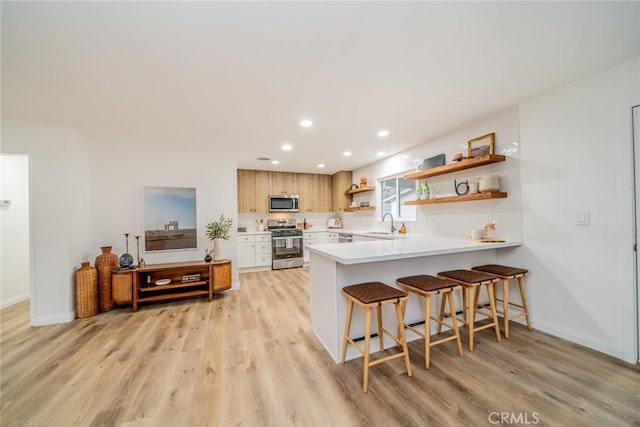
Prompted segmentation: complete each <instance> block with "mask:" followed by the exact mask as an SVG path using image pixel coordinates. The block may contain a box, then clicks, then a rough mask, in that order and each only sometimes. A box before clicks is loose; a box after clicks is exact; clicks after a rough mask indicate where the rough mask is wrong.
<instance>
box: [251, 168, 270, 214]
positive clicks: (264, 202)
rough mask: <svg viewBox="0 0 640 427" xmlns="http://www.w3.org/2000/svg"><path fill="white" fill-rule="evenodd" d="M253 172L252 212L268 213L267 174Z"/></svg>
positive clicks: (264, 172) (265, 172)
mask: <svg viewBox="0 0 640 427" xmlns="http://www.w3.org/2000/svg"><path fill="white" fill-rule="evenodd" d="M254 172H255V180H254V187H253V188H254V189H255V190H254V194H255V196H254V212H257V213H269V172H267V171H254Z"/></svg>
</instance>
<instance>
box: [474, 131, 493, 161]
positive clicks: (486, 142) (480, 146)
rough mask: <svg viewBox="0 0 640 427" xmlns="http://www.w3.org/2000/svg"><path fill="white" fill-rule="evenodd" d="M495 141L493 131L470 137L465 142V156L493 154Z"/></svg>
mask: <svg viewBox="0 0 640 427" xmlns="http://www.w3.org/2000/svg"><path fill="white" fill-rule="evenodd" d="M495 141H496V134H495V133H489V134H487V135H483V136H480V137H478V138H474V139H472V140H471V141H469V142H468V143H467V157H468V158H472V157H482V156H486V155H487V154H493V153H494V150H495V143H496V142H495Z"/></svg>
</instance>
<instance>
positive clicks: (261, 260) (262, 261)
mask: <svg viewBox="0 0 640 427" xmlns="http://www.w3.org/2000/svg"><path fill="white" fill-rule="evenodd" d="M256 265H257V266H258V265H271V255H256Z"/></svg>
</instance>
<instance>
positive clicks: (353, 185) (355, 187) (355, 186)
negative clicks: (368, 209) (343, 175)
mask: <svg viewBox="0 0 640 427" xmlns="http://www.w3.org/2000/svg"><path fill="white" fill-rule="evenodd" d="M357 189H358V184H351V187H349V190H357ZM349 190H347V192H348V191H349Z"/></svg>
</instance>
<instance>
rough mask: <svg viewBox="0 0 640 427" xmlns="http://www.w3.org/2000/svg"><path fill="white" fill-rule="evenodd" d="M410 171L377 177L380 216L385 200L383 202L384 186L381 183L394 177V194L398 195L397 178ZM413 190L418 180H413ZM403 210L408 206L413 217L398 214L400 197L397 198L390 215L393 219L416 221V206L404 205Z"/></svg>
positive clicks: (401, 177)
mask: <svg viewBox="0 0 640 427" xmlns="http://www.w3.org/2000/svg"><path fill="white" fill-rule="evenodd" d="M409 172H411V171H406V172H402V173H398V174H393V175H389V176H386V177H384V178H379V179H378V188H379V189H380V199H378V200H379V206H380V217H381V218H382V216H383V215H384V214H385V210H384V206H385V202H384V186H383V185H382V183H383V182H384V181H388V180H391V179H395V180H396V196H398V195H399V191H398V190H399V186H398V180H399V179H403V176H404V175H406V174H407V173H409ZM405 181H413V180H405ZM414 182H415V184H414V191H415V189H416V188H417V182H418V181H414ZM404 208H405V209H404V210H405V212H406V210H407V208H408V210H409V211H413V217H401V216H400V199H399V198H398V202H397V203H396V207H395V211H394V212H391V215H393V219H394V221H396V220H397V221H404V222H408V221H416V217H417V213H416V206H405V207H404Z"/></svg>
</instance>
